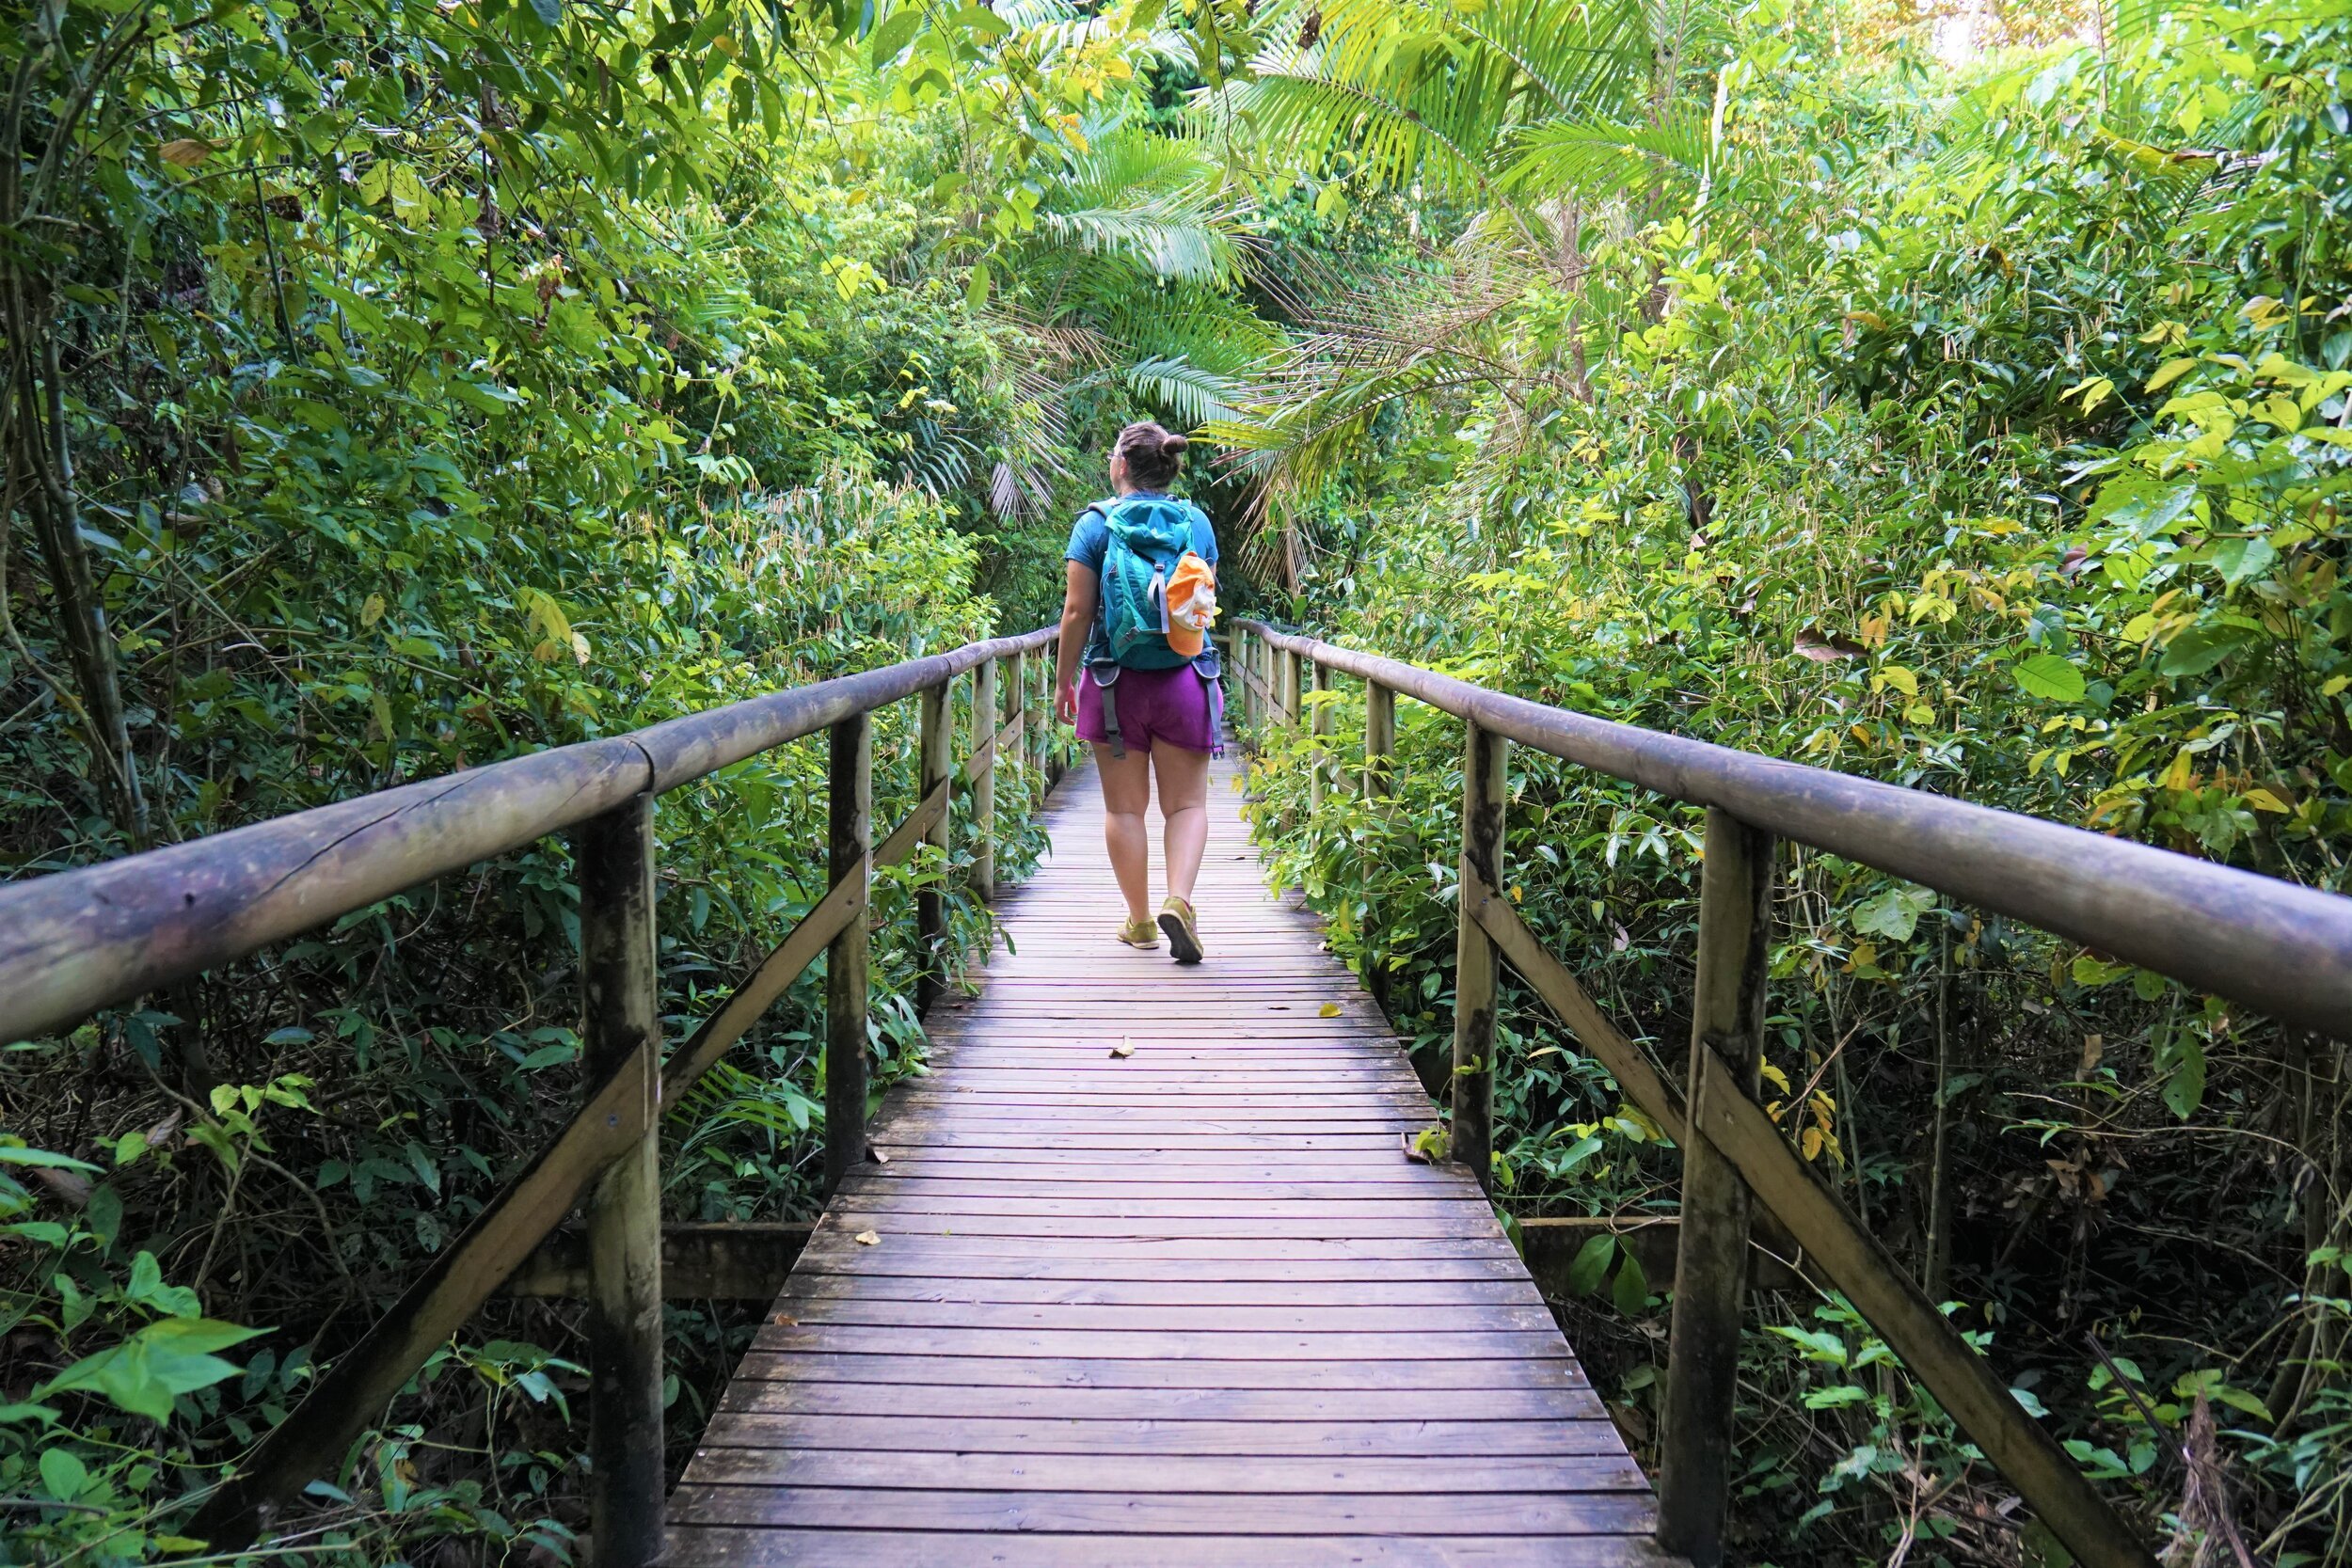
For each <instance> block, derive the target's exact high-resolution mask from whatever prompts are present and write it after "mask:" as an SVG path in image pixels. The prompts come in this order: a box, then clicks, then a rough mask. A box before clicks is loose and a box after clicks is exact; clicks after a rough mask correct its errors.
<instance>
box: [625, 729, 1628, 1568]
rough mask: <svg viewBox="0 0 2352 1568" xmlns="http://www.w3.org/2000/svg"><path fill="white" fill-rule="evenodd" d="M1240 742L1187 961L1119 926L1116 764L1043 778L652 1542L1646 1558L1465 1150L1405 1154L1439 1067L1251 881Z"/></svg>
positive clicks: (1020, 1566)
mask: <svg viewBox="0 0 2352 1568" xmlns="http://www.w3.org/2000/svg"><path fill="white" fill-rule="evenodd" d="M1235 778H1236V771H1235V768H1234V766H1233V765H1232V763H1230V762H1228V763H1220V764H1218V766H1217V771H1216V780H1215V782H1214V784H1213V785H1212V788H1211V796H1210V812H1211V819H1212V825H1211V832H1210V846H1209V861H1208V864H1207V865H1206V866H1205V867H1204V868H1203V872H1202V876H1201V882H1200V896H1199V898H1198V900H1197V902H1198V905H1199V908H1200V922H1201V934H1202V940H1203V942H1204V944H1205V945H1206V946H1207V948H1208V951H1209V960H1208V962H1207V963H1205V964H1203V965H1202V966H1200V968H1198V969H1189V970H1187V969H1179V968H1178V967H1176V966H1175V965H1174V964H1172V963H1171V962H1170V961H1169V960H1168V957H1167V954H1166V952H1165V950H1163V951H1161V952H1159V953H1152V954H1145V953H1136V952H1131V951H1129V950H1127V949H1125V948H1122V947H1121V946H1120V945H1119V944H1118V943H1117V942H1115V941H1113V940H1112V937H1111V932H1112V931H1113V929H1114V928H1115V927H1116V926H1117V924H1118V922H1119V920H1120V917H1121V916H1120V900H1119V895H1118V894H1117V892H1116V890H1115V888H1114V886H1113V883H1112V881H1111V877H1110V871H1109V868H1108V866H1107V865H1106V864H1104V861H1103V853H1102V797H1101V791H1100V789H1099V787H1098V785H1097V784H1096V781H1095V778H1094V775H1093V773H1092V771H1091V769H1090V768H1089V769H1080V770H1078V771H1076V772H1073V774H1072V775H1071V776H1070V777H1069V778H1068V779H1067V780H1065V781H1064V783H1063V784H1062V786H1061V788H1060V789H1059V790H1058V791H1057V794H1056V797H1055V800H1054V802H1053V804H1052V806H1051V808H1050V809H1049V814H1048V823H1049V826H1050V828H1051V831H1052V833H1053V841H1054V844H1055V846H1056V850H1057V853H1056V854H1055V856H1054V858H1053V859H1052V860H1050V861H1049V862H1048V863H1046V864H1045V865H1044V866H1042V867H1041V869H1040V871H1039V873H1038V875H1037V876H1035V877H1034V878H1032V879H1030V880H1029V881H1028V882H1026V883H1025V884H1024V885H1023V886H1022V887H1021V888H1020V889H1019V890H1018V891H1017V892H1014V893H1010V894H1009V895H1007V897H1006V898H1005V900H1004V903H1003V911H1002V912H1003V914H1004V916H1005V920H1006V925H1007V927H1008V931H1009V937H1010V940H1011V943H1012V947H1013V950H1012V951H1011V952H1009V953H999V954H997V955H996V957H995V958H994V960H993V963H992V964H991V966H990V968H989V971H988V975H987V982H986V986H985V989H984V990H983V992H982V994H981V995H980V996H979V997H978V998H977V1000H971V1001H962V1000H951V1001H949V1002H947V1003H945V1004H943V1005H942V1006H941V1007H940V1008H939V1009H938V1011H937V1013H935V1015H934V1016H933V1018H932V1020H931V1025H932V1037H933V1040H934V1042H935V1048H934V1051H933V1056H932V1060H933V1064H934V1067H935V1069H936V1070H935V1072H934V1073H933V1075H932V1076H930V1077H929V1078H928V1079H924V1080H918V1081H915V1082H912V1083H909V1084H906V1085H901V1086H900V1087H899V1088H898V1090H897V1091H896V1092H894V1093H893V1094H892V1095H891V1096H890V1097H889V1099H888V1101H887V1102H886V1104H885V1105H884V1107H883V1109H882V1114H881V1116H880V1117H879V1119H878V1120H877V1122H876V1125H875V1128H874V1131H873V1133H872V1142H873V1146H874V1148H876V1149H877V1150H878V1151H879V1152H880V1154H881V1155H882V1158H883V1161H884V1162H885V1163H882V1164H868V1165H867V1166H866V1168H865V1170H864V1171H863V1172H862V1173H860V1174H859V1175H858V1176H857V1177H855V1178H853V1179H852V1180H850V1181H849V1182H848V1183H846V1184H845V1185H844V1186H843V1189H842V1191H841V1192H840V1194H839V1195H838V1196H836V1197H835V1199H834V1203H833V1206H832V1208H831V1209H830V1210H829V1211H828V1212H827V1213H826V1215H825V1217H824V1220H823V1222H822V1224H820V1225H819V1226H818V1228H817V1231H816V1234H815V1236H814V1238H813V1239H812V1241H811V1242H810V1243H809V1246H808V1248H807V1250H806V1251H805V1252H804V1253H803V1256H802V1258H801V1259H800V1262H799V1264H798V1266H797V1267H795V1269H794V1270H793V1273H792V1276H791V1280H790V1282H789V1283H788V1284H787V1286H786V1288H785V1291H784V1294H783V1295H782V1296H780V1297H779V1298H778V1299H777V1301H776V1303H775V1306H774V1307H773V1309H772V1311H771V1314H770V1317H769V1321H768V1322H767V1323H765V1324H763V1325H762V1327H761V1328H760V1330H759V1335H758V1338H757V1339H756V1341H755V1343H754V1345H753V1348H752V1350H751V1352H750V1353H749V1354H746V1355H745V1356H744V1358H743V1362H742V1365H741V1366H740V1367H739V1369H738V1370H737V1372H736V1377H735V1381H734V1382H733V1383H732V1384H731V1385H730V1386H729V1387H728V1389H727V1391H726V1394H725V1397H724V1399H723V1402H722V1405H721V1409H720V1412H719V1414H718V1415H716V1416H715V1417H714V1418H712V1420H711V1423H710V1427H709V1430H708V1432H707V1433H705V1434H704V1437H703V1445H702V1447H701V1449H699V1450H698V1451H697V1453H696V1455H695V1458H694V1460H693V1462H692V1464H691V1465H690V1466H689V1467H688V1469H687V1472H686V1475H685V1478H684V1479H683V1481H681V1482H680V1484H679V1486H678V1488H677V1490H676V1492H675V1494H674V1495H673V1497H672V1498H671V1501H670V1518H671V1544H670V1551H669V1554H668V1557H667V1558H666V1561H667V1562H669V1563H671V1564H674V1565H676V1568H690V1565H702V1564H769V1563H776V1564H783V1563H792V1564H808V1565H812V1568H814V1565H824V1568H834V1565H840V1568H849V1565H861V1568H863V1565H878V1568H879V1565H893V1568H965V1565H968V1564H969V1565H977V1564H1003V1565H1007V1568H1025V1565H1045V1564H1096V1565H1100V1568H1179V1565H1182V1568H1294V1565H1295V1568H1319V1565H1323V1564H1338V1563H1359V1562H1360V1563H1381V1564H1405V1563H1412V1564H1431V1565H1438V1564H1453V1563H1472V1562H1474V1563H1493V1564H1502V1563H1510V1564H1576V1565H1580V1568H1583V1565H1592V1568H1599V1565H1604V1564H1629V1563H1644V1564H1658V1563H1662V1562H1664V1561H1665V1559H1663V1558H1661V1556H1660V1555H1659V1554H1658V1553H1657V1551H1656V1550H1655V1548H1653V1547H1652V1546H1651V1545H1650V1544H1649V1541H1648V1536H1649V1533H1650V1531H1651V1530H1652V1529H1653V1528H1654V1525H1655V1504H1654V1502H1653V1499H1652V1497H1651V1494H1650V1491H1649V1488H1648V1485H1647V1483H1646V1482H1645V1481H1644V1479H1643V1477H1642V1475H1641V1473H1640V1471H1639V1469H1638V1468H1637V1467H1636V1466H1635V1465H1634V1464H1633V1463H1632V1461H1631V1460H1630V1458H1629V1456H1628V1455H1627V1452H1626V1449H1625V1446H1624V1444H1623V1443H1622V1442H1621V1441H1620V1440H1619V1438H1618V1436H1617V1433H1616V1431H1615V1429H1614V1428H1613V1427H1612V1426H1611V1425H1610V1422H1609V1420H1608V1418H1607V1417H1606V1416H1605V1415H1604V1413H1603V1412H1602V1409H1601V1407H1600V1404H1599V1402H1597V1400H1596V1399H1595V1398H1594V1396H1593V1394H1592V1392H1591V1390H1590V1389H1589V1388H1588V1387H1587V1386H1586V1384H1585V1381H1584V1376H1583V1374H1582V1372H1581V1370H1580V1369H1579V1368H1578V1366H1577V1363H1576V1360H1575V1358H1574V1356H1572V1355H1571V1354H1569V1351H1568V1347H1567V1345H1566V1343H1565V1341H1564V1340H1563V1339H1562V1338H1561V1337H1560V1333H1559V1330H1558V1329H1557V1328H1556V1327H1555V1326H1554V1325H1553V1323H1552V1319H1551V1315H1550V1313H1549V1309H1547V1308H1546V1307H1545V1306H1544V1302H1543V1298H1542V1296H1541V1295H1540V1294H1539V1293H1538V1292H1537V1291H1536V1289H1535V1287H1534V1285H1533V1284H1532V1283H1530V1281H1529V1279H1528V1276H1527V1272H1526V1270H1525V1269H1524V1268H1523V1267H1522V1266H1521V1264H1520V1262H1519V1259H1518V1256H1517V1254H1516V1253H1514V1251H1513V1250H1512V1248H1511V1245H1510V1243H1508V1242H1507V1241H1506V1240H1504V1238H1503V1236H1502V1231H1501V1229H1500V1228H1499V1227H1498V1226H1497V1225H1496V1223H1495V1220H1494V1217H1493V1214H1492V1212H1491V1211H1490V1210H1489V1209H1488V1207H1487V1205H1486V1203H1485V1201H1484V1200H1483V1199H1482V1198H1481V1196H1480V1195H1479V1192H1478V1189H1477V1187H1476V1185H1475V1184H1474V1183H1473V1182H1472V1181H1471V1180H1470V1177H1469V1176H1468V1174H1467V1173H1465V1172H1463V1171H1462V1170H1460V1169H1459V1168H1443V1169H1435V1170H1433V1169H1431V1168H1429V1167H1427V1166H1423V1165H1420V1164H1413V1163H1411V1162H1409V1161H1407V1160H1406V1159H1405V1158H1404V1157H1403V1155H1402V1153H1401V1150H1400V1148H1399V1136H1400V1134H1401V1133H1403V1132H1406V1130H1408V1129H1413V1128H1418V1127H1422V1126H1425V1125H1427V1124H1428V1123H1429V1121H1430V1120H1431V1112H1430V1108H1429V1101H1428V1099H1427V1097H1426V1096H1425V1095H1424V1094H1423V1093H1422V1088H1421V1085H1419V1083H1417V1082H1416V1081H1415V1079H1414V1077H1413V1074H1412V1071H1411V1069H1410V1068H1409V1067H1408V1066H1407V1064H1406V1061H1405V1058H1404V1055H1403V1053H1402V1052H1401V1051H1399V1049H1398V1048H1397V1046H1396V1045H1395V1043H1394V1041H1393V1040H1392V1038H1391V1036H1390V1034H1389V1032H1388V1030H1387V1029H1386V1027H1385V1026H1384V1024H1383V1022H1382V1020H1381V1018H1380V1015H1379V1013H1378V1011H1377V1009H1376V1008H1375V1007H1374V1006H1372V1004H1371V1003H1370V1002H1369V1001H1368V1000H1366V999H1365V998H1364V997H1363V996H1362V995H1361V993H1360V992H1359V990H1358V989H1357V986H1356V983H1355V979H1354V976H1353V975H1351V974H1349V973H1348V972H1347V970H1346V969H1345V968H1344V967H1343V965H1341V964H1340V963H1339V962H1338V961H1337V960H1336V959H1334V958H1331V957H1330V956H1329V955H1328V954H1326V953H1325V952H1323V951H1322V950H1321V946H1320V942H1319V940H1318V937H1317V935H1316V931H1315V928H1314V926H1313V924H1312V922H1311V919H1310V918H1309V917H1308V916H1306V915H1304V914H1302V913H1300V912H1298V911H1295V910H1293V909H1291V908H1289V907H1286V906H1285V905H1284V904H1282V903H1281V902H1279V901H1277V900H1276V899H1274V898H1272V897H1270V896H1268V895H1267V894H1266V893H1265V891H1264V887H1263V881H1262V879H1261V877H1260V873H1259V868H1258V864H1257V861H1256V857H1255V855H1254V854H1253V853H1252V852H1251V850H1250V848H1249V846H1248V838H1247V836H1246V833H1245V831H1244V828H1243V825H1242V821H1241V815H1240V809H1239V798H1238V796H1237V795H1236V793H1235V788H1234V780H1235ZM1153 825H1154V831H1155V832H1156V828H1157V819H1156V818H1154V824H1153ZM1156 858H1157V856H1156V850H1155V852H1154V859H1155V860H1156ZM1154 874H1155V875H1156V867H1155V873H1154ZM1153 903H1154V907H1155V908H1156V907H1157V898H1156V896H1155V898H1154V900H1153ZM1122 1046H1124V1047H1132V1054H1128V1055H1124V1056H1121V1055H1117V1054H1114V1051H1115V1049H1116V1048H1120V1047H1122ZM861 1233H863V1234H866V1235H868V1236H870V1237H872V1238H874V1240H872V1241H871V1242H865V1243H862V1242H861V1241H860V1240H859V1237H860V1235H861Z"/></svg>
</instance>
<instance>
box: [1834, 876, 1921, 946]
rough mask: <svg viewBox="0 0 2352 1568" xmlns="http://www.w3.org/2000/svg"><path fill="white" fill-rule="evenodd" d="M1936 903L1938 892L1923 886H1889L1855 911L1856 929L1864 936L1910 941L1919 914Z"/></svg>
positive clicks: (1917, 922)
mask: <svg viewBox="0 0 2352 1568" xmlns="http://www.w3.org/2000/svg"><path fill="white" fill-rule="evenodd" d="M1934 906H1935V895H1934V894H1932V893H1931V892H1929V891H1928V890H1927V889H1926V888H1923V887H1898V888H1889V889H1887V890H1886V891H1885V892H1884V893H1882V894H1880V895H1878V896H1877V897H1876V898H1872V899H1870V900H1868V901H1867V902H1866V903H1864V904H1863V905H1862V907H1861V908H1859V909H1857V910H1855V911H1854V912H1853V928H1854V929H1855V930H1856V931H1859V932H1861V933H1862V934H1863V935H1864V936H1877V937H1884V938H1886V939H1887V940H1888V941H1890V942H1909V941H1910V940H1911V933H1912V932H1914V931H1915V930H1917V929H1918V927H1919V917H1920V916H1921V915H1923V914H1925V913H1927V912H1928V911H1929V910H1931V909H1932V908H1933V907H1934Z"/></svg>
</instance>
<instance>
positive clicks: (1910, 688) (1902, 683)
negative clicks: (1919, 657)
mask: <svg viewBox="0 0 2352 1568" xmlns="http://www.w3.org/2000/svg"><path fill="white" fill-rule="evenodd" d="M1873 684H1875V685H1879V686H1891V687H1893V688H1894V689H1896V690H1898V691H1899V692H1901V693H1902V694H1903V695H1904V696H1906V697H1916V696H1917V695H1919V677H1918V676H1916V675H1915V674H1913V673H1911V672H1910V671H1908V670H1906V669H1904V668H1903V667H1902V666H1901V665H1899V664H1882V665H1880V666H1879V673H1878V678H1877V680H1876V681H1875V682H1874V683H1873Z"/></svg>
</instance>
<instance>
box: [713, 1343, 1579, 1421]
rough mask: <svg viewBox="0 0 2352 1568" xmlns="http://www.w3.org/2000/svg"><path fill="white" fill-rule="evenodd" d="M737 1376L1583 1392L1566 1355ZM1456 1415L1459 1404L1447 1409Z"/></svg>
mask: <svg viewBox="0 0 2352 1568" xmlns="http://www.w3.org/2000/svg"><path fill="white" fill-rule="evenodd" d="M735 1375H736V1376H737V1377H738V1378H739V1379H749V1380H754V1381H760V1382H770V1383H803V1382H805V1383H933V1384H946V1385H951V1386H962V1387H974V1388H977V1387H1012V1388H1037V1387H1061V1386H1067V1385H1078V1386H1086V1387H1092V1388H1151V1389H1160V1390H1167V1389H1179V1388H1194V1389H1210V1388H1258V1389H1277V1388H1279V1389H1283V1390H1300V1389H1319V1390H1330V1389H1338V1388H1369V1389H1397V1390H1429V1389H1438V1388H1445V1389H1454V1390H1458V1391H1459V1393H1475V1394H1478V1395H1479V1396H1481V1398H1482V1400H1483V1398H1484V1397H1485V1396H1486V1395H1487V1394H1488V1393H1490V1392H1492V1391H1493V1390H1494V1389H1495V1388H1497V1387H1499V1386H1501V1387H1517V1388H1581V1387H1583V1386H1584V1374H1583V1373H1582V1372H1581V1370H1578V1368H1577V1365H1576V1363H1575V1362H1574V1361H1573V1360H1571V1359H1569V1358H1568V1357H1567V1356H1565V1355H1558V1356H1551V1355H1545V1356H1537V1357H1534V1358H1532V1359H1531V1358H1527V1357H1519V1356H1511V1355H1497V1356H1490V1357H1486V1358H1483V1359H1482V1358H1473V1357H1458V1358H1456V1357H1439V1358H1437V1359H1433V1360H1421V1361H1400V1360H1371V1359H1359V1360H1352V1361H1351V1360H1339V1361H1304V1360H1288V1359H1268V1360H1241V1361H1202V1360H1195V1361H1169V1360H1164V1359H1156V1358H1151V1357H1145V1358H1133V1357H1130V1358H1126V1359H1121V1358H1119V1357H1116V1356H1066V1355H1046V1356H1038V1355H1028V1356H1017V1355H884V1354H865V1353H857V1352H849V1351H840V1350H825V1351H799V1352H794V1353H792V1354H780V1353H776V1352H771V1351H760V1350H754V1351H749V1352H746V1353H745V1354H744V1356H743V1359H742V1361H741V1362H740V1363H739V1365H738V1366H737V1368H736V1371H735ZM1452 1404H1453V1406H1454V1409H1455V1410H1456V1411H1457V1412H1458V1411H1459V1410H1460V1409H1461V1408H1462V1407H1463V1405H1464V1402H1463V1401H1462V1400H1461V1399H1460V1398H1459V1397H1458V1395H1457V1397H1456V1398H1455V1399H1454V1401H1453V1402H1452Z"/></svg>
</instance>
